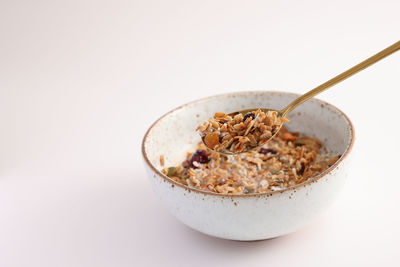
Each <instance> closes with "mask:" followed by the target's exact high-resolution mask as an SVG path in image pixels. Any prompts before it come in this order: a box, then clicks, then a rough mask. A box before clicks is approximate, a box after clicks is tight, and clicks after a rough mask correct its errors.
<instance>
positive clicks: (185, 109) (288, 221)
mask: <svg viewBox="0 0 400 267" xmlns="http://www.w3.org/2000/svg"><path fill="white" fill-rule="evenodd" d="M298 96H299V95H297V94H292V93H285V92H267V91H260V92H237V93H230V94H223V95H217V96H211V97H207V98H204V99H200V100H197V101H194V102H191V103H188V104H186V105H183V106H181V107H178V108H176V109H174V110H172V111H170V112H168V113H167V114H165V115H164V116H162V117H161V118H160V119H158V120H157V121H156V122H155V123H154V124H153V125H152V126H151V127H150V128H149V130H148V131H147V133H146V134H145V136H144V138H143V143H142V154H143V159H144V163H145V167H146V170H147V173H148V177H149V179H150V183H151V184H152V186H153V189H154V191H155V193H156V194H157V195H158V197H159V198H160V200H161V201H162V203H164V205H165V206H166V207H167V208H168V209H169V211H170V212H171V213H172V214H173V215H174V216H175V217H176V218H177V219H178V220H180V221H181V222H182V223H184V224H186V225H187V226H189V227H191V228H193V229H195V230H197V231H200V232H202V233H204V234H207V235H211V236H215V237H219V238H224V239H231V240H242V241H250V240H263V239H269V238H274V237H278V236H281V235H285V234H289V233H292V232H294V231H296V230H298V229H299V228H301V227H303V226H305V225H307V224H308V223H310V222H311V221H312V220H313V219H315V218H316V217H317V216H318V215H320V214H321V213H322V212H323V211H324V210H326V209H327V208H328V207H329V206H330V205H331V204H332V202H333V201H334V200H335V198H336V197H337V195H338V193H339V192H340V190H341V189H342V188H343V185H344V183H345V180H346V177H347V170H348V163H349V159H350V157H349V155H350V152H351V150H352V147H353V144H354V129H353V126H352V124H351V122H350V120H349V118H348V117H347V116H346V115H345V114H344V113H343V112H342V111H340V110H339V109H338V108H336V107H334V106H332V105H331V104H328V103H326V102H324V101H321V100H318V99H315V98H314V99H311V100H309V101H307V102H305V103H304V104H302V105H300V106H299V107H298V108H296V109H295V110H294V111H292V113H291V114H290V115H289V116H288V118H289V119H290V120H291V122H290V123H289V124H287V128H288V129H289V130H292V131H298V132H300V133H304V134H306V135H308V136H311V137H316V138H318V139H319V140H321V141H322V142H323V144H324V146H325V147H326V148H327V150H328V151H329V152H332V153H334V154H336V155H341V157H340V159H339V160H338V161H337V162H336V163H335V164H334V165H332V166H331V167H330V168H328V169H327V170H325V171H324V172H322V173H320V174H318V175H316V176H314V177H312V178H310V179H308V180H307V181H305V182H304V183H301V184H298V185H296V186H293V187H290V188H287V189H284V190H280V191H274V192H271V193H253V194H245V195H232V194H218V193H212V192H205V191H202V190H199V189H195V188H191V187H188V186H185V185H182V184H180V183H177V182H175V181H174V180H172V179H170V178H168V177H167V176H165V175H164V174H162V173H161V169H162V168H163V167H162V166H161V164H160V156H161V155H164V160H165V166H166V167H168V166H178V165H180V164H181V163H182V161H183V160H184V159H185V157H186V153H187V151H194V150H195V147H196V145H197V144H198V142H200V141H201V139H200V136H199V135H198V133H197V132H196V131H195V129H196V127H197V125H198V124H199V123H201V122H203V121H204V120H206V119H208V118H210V117H211V116H213V114H214V113H215V112H217V111H223V112H225V113H230V112H232V111H235V110H242V109H247V108H255V107H270V108H273V109H281V108H283V107H285V106H286V105H287V104H289V103H290V102H291V101H292V100H294V99H295V98H297V97H298Z"/></svg>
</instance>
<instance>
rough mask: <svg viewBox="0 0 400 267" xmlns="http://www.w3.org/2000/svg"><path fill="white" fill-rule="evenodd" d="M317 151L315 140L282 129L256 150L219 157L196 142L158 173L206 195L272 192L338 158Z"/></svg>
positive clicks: (309, 176)
mask: <svg viewBox="0 0 400 267" xmlns="http://www.w3.org/2000/svg"><path fill="white" fill-rule="evenodd" d="M321 148H322V144H321V142H320V141H319V140H318V139H316V138H311V137H307V136H301V135H299V133H296V132H289V131H288V130H287V129H286V128H285V127H282V129H281V130H280V131H279V132H278V133H277V135H276V136H275V138H273V139H272V140H270V141H269V142H268V143H266V144H264V145H263V146H262V147H261V148H260V149H259V150H257V151H254V150H253V151H250V152H244V153H241V154H236V155H223V154H220V153H218V152H215V151H212V150H211V149H209V148H207V147H206V146H205V145H204V144H203V143H200V144H199V145H198V147H197V150H196V152H194V153H188V155H187V157H186V160H185V161H184V162H183V163H182V165H180V166H177V167H169V168H164V169H163V170H162V172H163V173H164V174H165V175H167V176H168V177H170V178H171V179H173V180H175V181H177V182H179V183H182V184H184V185H187V186H189V187H193V188H197V189H200V190H204V191H209V192H216V193H222V194H249V193H264V192H272V191H276V190H281V189H285V188H288V187H291V186H294V185H296V184H300V183H303V182H305V181H306V180H308V179H309V178H311V177H313V176H315V175H317V174H319V173H321V172H322V171H324V170H326V169H327V168H328V167H330V166H331V165H333V164H334V163H335V162H336V161H337V160H338V159H339V157H340V156H332V155H329V154H327V153H321Z"/></svg>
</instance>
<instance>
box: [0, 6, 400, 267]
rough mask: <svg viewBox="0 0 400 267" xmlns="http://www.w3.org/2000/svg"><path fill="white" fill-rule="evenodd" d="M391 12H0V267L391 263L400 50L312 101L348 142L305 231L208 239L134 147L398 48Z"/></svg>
mask: <svg viewBox="0 0 400 267" xmlns="http://www.w3.org/2000/svg"><path fill="white" fill-rule="evenodd" d="M399 14H400V2H399V1H396V0H392V1H384V0H380V1H367V0H364V1H349V0H341V1H317V0H315V1H271V0H269V1H233V0H226V1H218V0H214V1H175V0H169V1H161V0H159V1H152V0H150V1H137V0H136V1H135V0H134V1H90V0H84V1H83V0H72V1H18V0H16V1H11V0H9V1H6V0H2V1H1V2H0V38H1V39H0V266H1V267H8V266H30V267H33V266H40V267H47V266H96V267H101V266H202V267H203V266H289V265H291V266H307V267H311V266H378V265H379V266H399V261H400V260H399V258H398V256H399V252H400V249H399V242H400V230H399V229H400V228H399V226H400V215H399V213H400V212H399V210H400V208H399V202H400V174H399V171H398V170H399V165H400V163H399V152H398V151H399V148H400V145H399V144H400V141H399V140H400V139H399V130H400V129H399V126H398V125H397V124H398V123H399V113H400V112H399V108H400V106H399V90H400V75H399V74H400V53H397V54H394V55H392V56H391V57H389V58H387V59H384V60H383V61H381V62H379V63H378V64H377V65H375V66H373V67H371V68H369V69H367V70H365V71H363V72H362V73H360V74H357V75H356V76H354V77H352V78H351V79H349V80H347V81H345V82H343V83H341V84H339V85H337V86H336V87H334V88H332V89H330V90H329V91H328V92H325V93H323V94H322V95H321V96H320V98H321V99H324V100H326V101H328V102H330V103H332V104H334V105H336V106H337V107H339V108H340V109H342V110H343V111H344V112H345V113H347V114H348V115H349V117H350V118H351V119H352V121H353V123H354V125H355V128H356V135H357V142H356V146H355V148H354V154H355V155H354V162H353V167H352V169H351V170H350V180H349V182H348V183H347V185H346V188H345V190H344V191H343V193H342V194H341V195H340V197H339V199H338V201H337V202H336V203H335V205H334V206H333V207H332V208H330V209H329V210H327V211H326V213H325V214H324V215H323V216H322V217H320V218H319V219H318V220H316V221H314V223H312V224H311V225H309V226H308V227H305V228H303V229H302V230H300V231H298V232H296V233H294V234H291V235H288V236H284V237H281V238H277V239H273V240H269V241H262V242H234V241H227V240H219V239H215V238H212V237H208V236H205V235H202V234H200V233H197V232H195V231H193V230H190V229H188V228H187V227H186V226H184V225H182V224H181V223H179V222H178V221H177V220H176V219H175V218H173V217H172V216H171V215H170V214H169V213H168V212H167V210H166V209H165V208H164V207H163V205H162V203H160V202H159V201H158V199H157V197H156V195H155V194H154V193H153V192H152V190H151V188H150V185H149V183H148V181H147V177H146V176H145V172H144V167H143V163H142V159H141V153H140V144H141V139H142V137H143V135H144V133H145V131H146V129H147V128H148V127H149V126H150V124H151V123H152V122H153V121H154V120H156V119H157V118H158V117H160V116H161V115H162V114H164V113H165V112H167V111H169V110H170V109H172V108H174V107H177V106H179V105H181V104H184V103H186V102H188V101H192V100H195V99H198V98H201V97H206V96H210V95H214V94H220V93H224V92H232V91H245V90H282V91H290V92H298V93H300V92H306V91H307V90H309V89H312V88H313V87H315V86H317V85H318V84H320V83H322V82H324V81H326V80H327V79H329V78H331V77H333V76H334V75H336V74H338V73H340V72H342V71H344V70H346V69H347V68H349V67H351V66H352V65H355V64H357V63H359V62H360V61H361V60H363V59H365V58H366V57H369V56H371V55H372V54H374V53H376V52H378V51H379V50H381V49H383V48H385V47H387V46H389V45H391V44H392V43H394V42H396V41H398V40H399V39H400V15H399Z"/></svg>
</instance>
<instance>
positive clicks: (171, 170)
mask: <svg viewBox="0 0 400 267" xmlns="http://www.w3.org/2000/svg"><path fill="white" fill-rule="evenodd" d="M175 173H176V168H175V167H169V168H168V173H167V176H172V175H174V174H175Z"/></svg>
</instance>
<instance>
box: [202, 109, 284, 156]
mask: <svg viewBox="0 0 400 267" xmlns="http://www.w3.org/2000/svg"><path fill="white" fill-rule="evenodd" d="M283 122H288V120H287V119H286V118H283V117H278V112H277V111H272V110H270V111H267V112H264V111H262V110H260V109H259V110H256V111H252V112H248V113H247V114H245V115H243V114H242V113H238V114H236V115H235V116H230V115H228V114H225V113H223V112H217V113H215V115H214V118H212V119H209V120H207V121H205V122H203V123H202V124H200V125H199V126H198V127H197V131H198V132H199V133H200V136H201V137H202V139H203V141H204V143H205V144H206V145H207V147H209V148H211V149H213V150H215V151H222V152H232V153H241V152H244V151H247V150H249V149H252V148H255V147H258V146H260V145H262V144H264V143H266V142H267V141H268V140H269V139H270V138H271V137H272V136H273V135H274V134H275V133H276V132H277V131H279V128H280V127H281V125H282V123H283Z"/></svg>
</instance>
